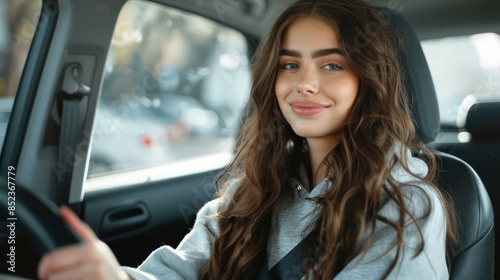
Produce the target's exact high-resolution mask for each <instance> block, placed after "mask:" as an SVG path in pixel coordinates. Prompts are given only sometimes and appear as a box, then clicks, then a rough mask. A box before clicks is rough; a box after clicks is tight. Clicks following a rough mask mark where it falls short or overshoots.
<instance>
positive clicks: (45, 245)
mask: <svg viewBox="0 0 500 280" xmlns="http://www.w3.org/2000/svg"><path fill="white" fill-rule="evenodd" d="M0 181H2V182H7V180H5V179H4V178H0ZM13 186H14V185H13ZM9 191H10V190H9V189H8V188H5V189H4V190H1V191H0V204H1V205H2V209H1V210H0V211H1V212H0V213H2V214H1V219H2V221H6V222H7V224H10V223H11V222H13V223H14V224H15V229H16V236H17V235H18V234H19V233H21V232H22V233H23V234H25V235H26V236H27V237H28V238H29V240H31V243H32V244H33V245H34V246H35V247H36V248H37V250H38V252H39V253H41V254H45V253H48V252H50V251H52V250H54V249H57V248H59V247H62V246H67V245H71V244H76V243H79V242H81V238H79V237H78V235H76V233H75V232H74V231H73V230H72V229H71V228H70V227H69V226H68V225H67V224H66V223H65V222H64V221H63V220H62V219H61V217H60V216H59V210H58V207H57V206H56V205H55V204H54V202H52V201H51V200H49V199H48V198H46V197H43V196H40V195H37V194H34V193H32V192H31V191H30V190H28V189H26V188H23V187H21V186H19V185H18V184H16V185H15V189H13V191H12V192H13V193H14V194H15V196H12V193H10V195H9ZM9 197H11V198H9ZM12 197H14V199H13V198H12ZM8 202H11V203H12V202H15V210H14V212H13V213H12V214H13V215H11V213H10V211H9V208H8V206H9V205H8ZM11 206H12V205H11ZM11 209H12V208H11ZM4 230H6V231H7V234H9V232H10V229H9V228H5V229H3V230H2V231H4ZM18 230H19V233H18ZM19 261H20V260H19ZM0 276H2V279H3V277H5V276H7V277H10V276H14V275H12V274H10V275H7V274H5V273H3V272H0ZM9 279H23V278H22V277H21V278H19V277H18V276H15V277H14V278H9Z"/></svg>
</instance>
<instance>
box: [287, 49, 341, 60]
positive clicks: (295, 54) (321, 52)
mask: <svg viewBox="0 0 500 280" xmlns="http://www.w3.org/2000/svg"><path fill="white" fill-rule="evenodd" d="M330 54H340V55H342V56H343V55H344V54H343V53H342V51H341V50H340V49H338V48H330V49H321V50H317V51H314V52H313V53H312V55H311V56H312V58H318V57H322V56H327V55H330ZM282 55H286V56H293V57H298V58H301V57H302V53H301V52H299V51H296V50H288V49H282V50H281V51H280V56H282Z"/></svg>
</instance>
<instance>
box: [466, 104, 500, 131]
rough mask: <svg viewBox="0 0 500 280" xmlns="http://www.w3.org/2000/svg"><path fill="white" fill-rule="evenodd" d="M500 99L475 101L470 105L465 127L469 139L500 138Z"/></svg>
mask: <svg viewBox="0 0 500 280" xmlns="http://www.w3.org/2000/svg"><path fill="white" fill-rule="evenodd" d="M498 112H500V101H476V103H474V104H472V106H470V108H469V110H468V112H467V117H466V119H465V129H466V130H467V131H468V132H469V133H470V134H471V139H473V140H476V139H481V140H500V114H498Z"/></svg>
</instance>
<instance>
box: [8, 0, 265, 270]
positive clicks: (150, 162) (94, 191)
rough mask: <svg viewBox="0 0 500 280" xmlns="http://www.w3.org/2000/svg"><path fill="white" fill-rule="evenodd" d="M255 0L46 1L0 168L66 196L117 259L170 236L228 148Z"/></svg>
mask: <svg viewBox="0 0 500 280" xmlns="http://www.w3.org/2000/svg"><path fill="white" fill-rule="evenodd" d="M255 2H256V3H260V2H261V1H255ZM221 3H222V2H221ZM224 3H225V2H224ZM224 3H222V4H224ZM252 3H253V1H248V3H247V4H246V5H242V4H241V3H235V2H234V1H233V2H227V3H225V4H224V5H225V6H221V5H222V4H220V3H219V4H213V3H202V2H200V1H185V2H180V1H165V3H153V2H148V1H96V2H89V1H83V0H67V1H58V2H56V1H49V0H44V1H43V2H42V4H41V5H40V6H41V11H42V12H41V13H39V14H40V18H39V20H38V21H37V22H36V23H37V24H35V25H34V26H36V32H35V33H34V34H35V35H34V39H33V42H32V44H31V48H30V52H29V54H28V55H27V60H26V61H27V62H26V65H25V66H24V71H23V75H22V77H21V79H20V82H19V84H20V86H19V88H18V89H17V94H16V98H15V101H14V105H13V107H12V112H11V114H10V118H9V121H8V128H7V130H6V133H5V139H4V144H3V150H2V155H1V165H0V167H1V170H2V174H3V175H5V176H7V172H8V168H9V166H12V167H13V168H15V171H16V173H15V179H16V184H18V186H22V187H24V188H27V189H29V190H31V191H32V192H34V193H37V194H38V195H43V196H46V197H48V198H49V199H51V200H52V201H54V202H55V203H56V204H67V205H70V207H71V208H73V210H75V211H76V212H77V213H78V214H79V215H80V217H81V218H82V219H84V221H86V222H87V223H88V224H89V225H90V226H91V227H92V228H93V229H94V231H95V232H96V233H97V235H98V236H99V237H100V238H101V239H103V240H104V241H105V242H107V243H108V244H109V246H110V247H111V248H112V249H113V251H114V252H115V254H116V255H117V258H118V260H119V261H120V263H121V264H123V265H130V266H137V265H139V264H140V262H141V261H142V260H144V258H145V257H146V256H147V255H148V254H149V253H150V252H151V251H152V250H153V249H155V248H157V247H159V246H161V245H163V244H169V245H172V246H175V245H176V244H177V243H178V242H179V241H180V240H181V238H182V237H183V236H184V235H185V234H186V233H187V232H188V231H189V228H190V226H191V225H192V223H193V222H194V218H195V215H196V212H197V211H198V209H199V208H200V207H201V206H203V204H204V203H206V202H207V201H209V200H211V199H213V198H214V197H215V190H216V189H215V180H216V179H217V177H218V174H219V173H220V171H221V170H222V169H223V168H224V167H225V166H226V165H227V164H228V163H229V162H230V161H231V159H232V157H233V148H234V142H235V141H234V139H235V136H236V133H237V130H238V128H239V124H240V114H241V112H242V110H243V107H244V105H245V104H246V102H247V98H248V94H249V87H250V70H249V60H250V57H251V54H252V53H253V48H254V47H255V45H256V39H255V38H256V37H255V36H254V34H252V33H251V32H249V31H248V30H249V28H248V27H247V28H246V29H245V30H246V31H245V32H242V31H241V30H243V29H242V28H240V27H241V26H243V25H244V23H245V21H246V22H249V21H251V20H255V18H256V17H257V18H258V17H259V16H260V15H259V13H258V11H259V10H257V12H255V11H256V10H255V9H254V8H252V5H253V4H252ZM221 7H226V9H225V10H224V9H222V8H221ZM249 7H250V9H249ZM259 7H260V6H259ZM228 8H231V10H228ZM190 10H191V12H190ZM203 11H204V14H205V15H204V16H202V15H200V14H203V13H202V12H203ZM228 11H231V13H232V14H231V15H229V14H228V13H229V12H228ZM208 17H210V19H209V18H208ZM228 18H233V19H234V18H239V20H237V21H235V22H239V25H240V26H239V27H238V26H236V27H234V24H232V26H233V27H229V26H227V25H226V24H228V23H227V21H226V20H227V19H228ZM236 25H238V24H236ZM19 222H22V221H19ZM19 238H21V237H19ZM21 243H23V244H24V245H23V246H21V245H19V247H18V248H17V249H16V250H18V251H17V252H18V260H21V261H20V262H18V265H21V267H22V269H21V270H22V272H21V274H19V275H21V276H28V277H34V276H35V273H34V270H35V268H36V261H37V258H38V257H39V256H34V257H32V256H30V253H29V252H30V248H31V246H32V244H29V240H23V241H22V242H21ZM21 263H24V264H21ZM2 271H7V270H5V269H4V268H2Z"/></svg>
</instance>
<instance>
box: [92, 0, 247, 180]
mask: <svg viewBox="0 0 500 280" xmlns="http://www.w3.org/2000/svg"><path fill="white" fill-rule="evenodd" d="M249 91H250V70H249V58H248V50H247V40H246V39H245V37H244V36H243V35H242V34H241V33H239V32H237V31H235V30H233V29H231V28H228V27H225V26H223V25H220V24H218V23H215V22H213V21H211V20H208V19H206V18H202V17H199V16H197V15H193V14H189V13H186V12H184V11H180V10H177V9H174V8H168V7H165V6H161V5H157V4H154V3H146V2H140V1H129V2H127V3H126V4H125V6H124V7H123V9H122V11H121V12H120V15H119V18H118V21H117V23H116V26H115V31H114V35H113V38H112V41H111V47H110V50H109V53H108V58H107V64H106V69H105V73H104V77H103V85H102V90H101V94H100V99H99V104H98V108H97V113H96V117H95V120H94V127H93V140H92V151H91V157H90V164H89V168H88V176H89V179H92V178H96V177H102V176H105V175H107V174H109V172H112V173H121V172H123V171H131V170H136V169H139V168H145V167H152V166H158V165H162V164H165V163H173V162H174V163H175V162H181V161H183V160H186V159H193V158H197V157H202V156H206V155H218V154H220V155H222V156H224V155H226V156H227V155H230V154H231V153H232V149H233V147H234V138H235V136H236V133H237V130H238V128H239V125H240V115H241V112H242V109H243V106H244V105H245V104H246V102H247V99H248V96H249ZM204 164H207V163H204ZM208 164H209V163H208ZM169 166H170V167H169V168H172V165H171V164H170V165H169ZM90 181H92V180H90ZM90 181H87V183H89V182H90Z"/></svg>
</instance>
